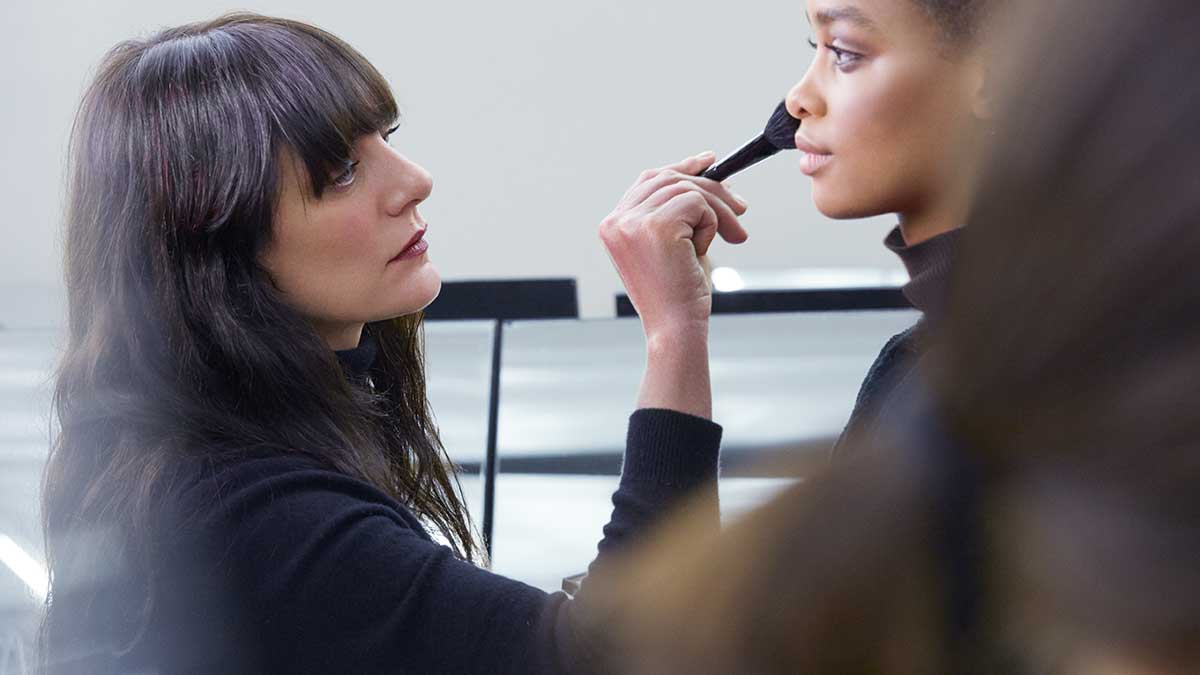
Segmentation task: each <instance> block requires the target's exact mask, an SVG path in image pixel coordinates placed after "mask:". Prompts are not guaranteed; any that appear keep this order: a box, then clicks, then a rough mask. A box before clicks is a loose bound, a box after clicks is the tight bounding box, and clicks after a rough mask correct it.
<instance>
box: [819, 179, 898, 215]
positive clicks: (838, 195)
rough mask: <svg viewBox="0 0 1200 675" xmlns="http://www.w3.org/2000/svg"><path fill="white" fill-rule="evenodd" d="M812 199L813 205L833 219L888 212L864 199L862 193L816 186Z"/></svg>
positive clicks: (822, 213)
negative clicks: (854, 193)
mask: <svg viewBox="0 0 1200 675" xmlns="http://www.w3.org/2000/svg"><path fill="white" fill-rule="evenodd" d="M812 199H813V205H814V206H816V207H817V210H818V211H820V212H821V215H823V216H825V217H826V218H832V219H833V220H853V219H856V218H870V217H872V216H878V215H881V214H883V213H886V211H882V210H879V209H875V208H872V207H871V205H870V204H867V203H866V202H865V201H863V199H862V196H861V194H860V195H858V196H857V197H856V196H855V195H851V194H846V193H845V192H837V191H833V190H828V189H821V188H818V187H816V186H814V187H813V193H812Z"/></svg>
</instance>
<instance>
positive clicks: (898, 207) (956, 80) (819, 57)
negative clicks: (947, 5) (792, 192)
mask: <svg viewBox="0 0 1200 675" xmlns="http://www.w3.org/2000/svg"><path fill="white" fill-rule="evenodd" d="M807 17H808V21H809V24H810V26H811V41H812V42H813V43H814V44H815V45H816V48H815V49H816V53H815V55H814V58H813V61H812V64H811V65H810V67H809V69H808V72H806V73H805V75H804V78H803V79H802V80H801V81H800V82H798V83H797V84H796V85H795V86H794V87H793V88H792V90H791V91H790V92H789V93H788V96H787V107H788V112H790V113H791V114H792V115H793V116H795V117H797V118H800V119H801V120H802V123H801V126H800V130H799V132H798V133H797V135H796V145H797V148H799V149H800V150H801V151H803V152H805V153H806V154H805V156H804V157H803V158H802V160H801V162H802V164H801V168H802V170H804V172H805V173H806V174H809V175H811V176H812V179H813V198H814V201H815V202H816V206H817V208H818V209H819V210H820V211H821V212H822V213H824V214H825V215H827V216H830V217H832V218H860V217H865V216H871V215H879V214H884V213H912V212H918V213H919V212H920V210H921V209H925V208H930V205H928V204H926V203H925V202H927V201H929V200H931V199H933V198H935V197H934V196H935V195H936V194H937V192H938V190H939V189H940V186H942V185H946V184H948V183H947V180H948V179H953V178H955V173H956V172H957V171H959V166H960V162H959V159H960V158H959V157H958V155H957V153H956V152H954V151H953V150H951V149H952V148H955V147H957V146H958V144H960V143H961V142H962V139H963V137H964V136H965V135H967V134H969V133H971V129H972V128H973V127H974V124H975V123H976V120H975V116H974V110H973V107H972V106H973V105H974V103H975V102H976V101H975V95H976V94H977V93H978V90H979V83H978V81H977V79H976V76H977V75H978V71H977V70H976V69H975V68H973V67H972V65H973V62H972V61H971V60H969V59H958V58H952V57H951V56H952V55H950V54H948V53H947V49H948V48H949V47H948V46H947V44H946V42H945V38H943V37H942V35H941V33H940V30H939V27H938V25H937V24H936V23H935V21H934V20H933V19H931V18H930V17H929V16H928V15H927V14H926V13H925V12H924V11H923V10H922V9H921V8H920V7H919V6H918V5H917V4H916V2H914V1H913V0H808V3H807ZM955 182H956V181H954V180H950V181H949V184H953V183H955Z"/></svg>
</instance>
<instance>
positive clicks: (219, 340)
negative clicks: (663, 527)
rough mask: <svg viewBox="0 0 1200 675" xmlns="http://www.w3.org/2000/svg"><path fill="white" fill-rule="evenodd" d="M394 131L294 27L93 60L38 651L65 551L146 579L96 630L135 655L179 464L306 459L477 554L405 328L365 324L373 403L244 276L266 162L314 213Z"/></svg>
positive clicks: (264, 218) (408, 326) (73, 564)
mask: <svg viewBox="0 0 1200 675" xmlns="http://www.w3.org/2000/svg"><path fill="white" fill-rule="evenodd" d="M397 116H398V113H397V107H396V103H395V100H394V99H393V97H392V94H391V92H390V91H389V88H388V86H387V84H386V82H385V81H384V80H383V78H382V77H381V76H380V74H379V73H378V72H377V71H376V70H375V69H374V68H373V67H372V66H371V65H370V64H369V63H368V62H367V61H366V60H365V59H364V58H363V56H362V55H360V54H359V53H358V52H356V51H355V50H354V49H353V48H351V47H350V46H348V45H347V44H346V43H344V42H342V41H341V40H339V39H338V38H336V37H334V36H333V35H330V34H329V33H326V32H324V31H322V30H319V29H317V28H314V27H312V26H309V25H305V24H303V23H299V22H295V21H288V20H284V19H277V18H269V17H264V16H257V15H252V14H234V15H229V16H224V17H221V18H219V19H217V20H215V21H211V22H205V23H196V24H189V25H185V26H180V27H177V28H171V29H168V30H164V31H162V32H160V33H158V34H157V35H155V36H153V37H151V38H149V39H145V40H131V41H128V42H124V43H122V44H120V45H118V46H116V47H115V48H114V49H113V50H112V51H111V52H110V53H109V54H108V55H107V56H106V57H105V59H104V61H103V63H102V64H101V66H100V68H99V72H98V74H97V75H96V78H95V81H94V82H93V83H92V85H91V86H90V88H89V89H88V91H87V93H86V95H85V97H84V100H83V103H82V106H81V108H80V110H79V113H78V117H77V120H76V125H75V129H74V138H73V145H72V156H71V164H72V176H71V184H70V203H69V211H68V214H67V218H66V261H65V268H66V283H67V288H68V293H69V296H68V311H69V323H68V334H67V340H68V341H67V346H66V353H65V355H64V357H63V359H62V362H61V365H60V369H59V372H58V376H57V386H56V392H55V410H56V416H57V421H58V423H59V425H60V427H61V432H60V433H59V435H58V436H57V438H56V439H55V442H54V444H53V448H52V452H51V455H50V459H49V463H48V465H47V469H46V475H45V483H44V487H45V489H44V496H43V511H44V514H43V515H44V520H45V533H46V540H47V555H48V559H49V565H50V569H51V573H52V575H53V579H54V590H52V592H51V594H50V598H49V601H48V608H47V619H46V624H45V635H48V636H50V637H51V638H53V637H54V636H55V634H56V630H55V627H56V626H57V625H58V623H59V621H60V619H61V618H62V617H60V616H59V612H58V611H56V608H57V606H58V605H59V602H58V600H59V599H60V596H61V593H62V592H63V590H64V589H72V592H75V591H76V590H78V587H80V584H78V583H73V582H76V581H78V580H76V579H72V574H73V573H74V572H77V571H79V570H80V569H81V563H80V560H81V559H82V557H86V556H88V555H93V552H90V551H87V550H82V549H81V548H80V547H79V546H78V545H75V544H73V543H72V542H76V543H77V542H78V541H81V540H82V541H87V542H91V544H90V545H89V546H90V548H95V547H107V548H109V549H112V551H113V553H112V555H116V556H117V557H119V558H120V559H121V560H123V561H125V563H126V564H127V565H129V566H130V568H131V569H132V571H133V573H134V574H135V575H137V576H138V577H139V578H144V579H146V580H147V582H146V583H145V584H144V585H143V586H142V589H141V590H142V591H143V597H142V598H141V602H140V604H141V605H142V606H143V610H144V611H143V612H141V613H140V614H139V616H137V617H133V618H132V619H131V618H130V617H121V621H115V620H114V621H113V622H112V624H113V626H114V627H113V628H112V630H113V631H114V632H119V633H121V634H120V635H116V636H114V638H113V639H114V640H115V641H116V642H117V644H121V643H123V642H127V641H129V640H133V639H135V638H136V635H137V632H138V630H139V628H138V623H139V621H144V620H145V617H146V616H147V615H148V614H149V608H150V607H151V606H152V605H153V601H154V597H155V589H154V586H153V579H154V570H152V569H144V565H145V561H146V560H148V559H150V556H148V555H146V552H147V551H148V549H149V548H150V547H152V546H154V545H155V539H154V533H155V527H154V522H155V521H154V516H155V514H156V512H157V511H158V510H159V509H161V508H162V507H163V504H164V501H167V500H169V498H170V491H171V490H172V489H173V486H174V485H176V484H177V482H178V481H179V480H180V478H181V477H180V476H179V475H178V474H179V472H180V466H181V465H182V461H183V460H184V459H189V458H190V459H195V458H202V459H203V462H204V463H205V464H207V465H211V464H213V463H217V462H220V461H223V460H225V459H229V458H235V457H244V456H249V455H264V454H266V455H269V454H286V453H293V454H300V455H305V456H308V457H311V458H313V459H315V460H316V461H318V462H320V463H322V464H324V465H325V466H328V467H330V468H332V469H334V470H337V471H340V472H344V473H346V474H349V475H351V476H355V477H357V478H360V479H362V480H364V481H367V482H369V483H370V484H372V485H374V486H376V487H378V488H379V489H380V490H382V491H384V492H385V493H387V494H389V495H391V496H393V497H395V498H396V499H397V500H399V501H400V502H402V503H404V504H406V505H408V506H410V507H411V508H412V509H413V510H414V512H415V513H416V514H418V515H419V516H420V517H421V518H423V519H425V520H426V521H427V522H429V523H430V524H431V525H432V526H433V528H435V529H436V530H438V531H440V532H441V534H442V535H444V537H445V538H446V539H447V540H448V541H449V542H450V544H451V545H452V546H453V547H454V548H455V549H456V551H457V553H458V554H459V555H460V556H462V557H464V558H474V557H476V556H478V555H479V550H478V548H477V547H476V544H475V543H474V539H473V536H472V528H471V524H470V520H469V517H468V515H467V511H466V509H465V508H464V506H463V503H462V501H461V498H460V496H459V494H458V486H457V481H456V479H455V478H454V476H453V473H452V471H450V470H449V460H448V458H447V457H446V454H445V452H444V450H443V448H442V444H441V441H440V439H439V436H438V432H437V429H436V427H435V425H434V423H433V418H432V416H431V414H430V412H429V408H428V402H427V400H426V395H425V380H424V359H423V355H422V329H421V317H420V315H413V316H406V317H401V318H398V319H395V320H390V321H383V322H378V323H372V324H370V325H368V327H367V330H368V332H369V333H370V334H371V335H372V336H373V337H374V338H375V340H377V343H378V347H379V358H378V360H377V362H376V363H375V365H374V366H373V369H372V373H371V378H372V380H373V383H374V387H373V388H370V387H364V386H355V385H354V384H351V383H350V382H348V380H347V377H346V375H345V374H344V373H343V372H342V369H341V367H340V365H339V362H338V360H337V359H336V358H335V355H334V353H333V352H332V351H331V350H330V349H329V348H328V347H327V346H326V345H325V344H324V343H323V342H322V341H321V340H320V338H319V337H318V336H317V334H316V332H315V331H314V329H313V328H312V327H311V325H309V323H308V322H307V321H306V320H305V319H304V318H303V317H301V316H300V315H299V314H298V313H297V312H296V311H294V310H293V309H291V308H290V307H289V306H288V305H287V304H286V303H285V302H284V301H283V299H282V297H281V294H280V292H279V291H278V290H277V289H276V288H275V286H274V284H273V283H272V281H271V279H270V277H269V276H268V274H267V273H266V271H265V270H264V268H263V267H262V266H260V264H259V255H260V253H261V252H262V250H263V248H264V246H265V245H266V243H267V242H268V241H269V240H270V238H271V232H272V229H271V228H272V214H273V211H274V207H275V201H276V198H277V194H278V191H279V190H278V188H279V176H280V172H279V168H278V165H277V158H279V157H281V156H283V155H284V154H286V152H290V153H291V154H292V155H293V156H295V157H297V158H299V160H300V162H301V163H302V165H303V166H304V167H305V168H306V169H307V174H308V178H309V179H310V180H311V188H312V193H313V194H314V195H318V196H319V195H320V194H321V193H322V191H323V190H324V188H325V187H326V183H327V182H328V180H329V176H330V175H331V171H332V169H333V168H334V167H340V166H342V165H344V163H345V162H346V161H347V160H348V158H349V156H350V152H351V147H352V145H353V144H354V142H355V140H356V139H357V138H359V137H361V136H362V135H364V134H372V133H378V132H380V131H381V130H384V129H387V128H388V127H389V126H390V125H391V124H392V123H393V122H394V121H395V120H396V119H397ZM285 151H286V152H285ZM84 592H86V590H85V591H84ZM77 599H78V598H77ZM85 601H86V600H85Z"/></svg>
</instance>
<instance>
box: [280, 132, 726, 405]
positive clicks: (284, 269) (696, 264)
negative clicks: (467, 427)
mask: <svg viewBox="0 0 1200 675" xmlns="http://www.w3.org/2000/svg"><path fill="white" fill-rule="evenodd" d="M280 158H281V161H280V163H279V167H280V192H279V198H278V202H277V206H276V211H275V217H274V223H273V225H274V227H273V231H272V238H271V241H270V243H269V245H268V246H267V247H266V249H265V250H264V252H263V254H262V256H261V258H260V263H261V264H262V266H263V267H264V269H265V270H266V271H267V272H268V274H269V275H270V276H271V279H272V280H273V281H274V283H275V285H276V287H277V288H278V289H279V290H280V291H281V292H282V294H283V297H284V299H285V301H286V302H288V303H289V304H290V305H291V306H292V307H293V308H295V309H296V310H297V311H298V312H300V314H301V315H302V316H304V317H305V318H306V319H308V321H309V322H310V323H311V324H312V326H313V327H314V329H315V330H316V332H317V334H318V335H319V336H320V337H321V338H322V339H323V340H324V341H325V343H326V344H327V345H328V346H329V347H330V348H331V349H334V350H341V349H351V348H353V347H355V346H356V345H357V344H358V343H359V340H360V338H361V336H362V330H363V326H364V325H365V324H366V323H368V322H372V321H381V320H385V319H388V318H393V317H397V316H403V315H406V314H411V313H414V312H418V311H420V310H422V309H424V308H425V307H426V306H428V305H429V303H431V302H433V300H434V299H435V298H436V297H437V294H438V292H439V291H440V289H441V277H440V275H439V274H438V271H437V268H436V267H435V266H434V265H433V263H432V262H431V261H430V259H429V255H428V252H427V251H419V250H414V249H411V248H409V249H407V250H408V251H409V253H408V254H404V255H400V257H397V256H398V254H402V252H404V251H405V250H406V247H408V246H409V244H411V243H412V242H413V241H414V240H419V239H421V237H422V235H423V232H424V230H425V229H426V228H427V227H428V225H427V223H426V222H425V221H424V220H423V219H422V218H421V215H420V213H419V208H418V207H419V205H420V204H421V203H422V202H423V201H424V200H425V199H427V198H428V197H429V195H430V193H431V192H432V190H433V180H432V178H431V177H430V175H429V173H428V172H427V171H425V170H424V169H423V168H421V167H420V166H419V165H417V164H415V163H413V162H412V161H410V160H408V159H407V158H405V157H404V156H403V155H401V154H400V153H399V152H397V151H396V150H395V149H394V148H392V147H391V145H389V143H388V142H387V139H386V132H384V133H380V134H369V135H365V136H363V137H361V138H359V139H358V140H357V141H356V142H355V145H354V156H353V157H352V159H353V160H355V161H357V164H356V165H354V166H353V167H346V168H344V169H339V170H337V171H335V172H334V173H333V175H331V179H332V180H333V184H332V185H331V186H330V187H329V188H327V189H326V190H325V192H324V193H323V194H322V195H321V196H320V197H317V196H315V195H313V194H312V191H311V190H310V189H309V182H308V180H307V174H306V173H305V172H304V167H303V166H302V165H301V164H300V163H299V162H298V161H296V160H295V159H294V157H293V156H292V155H291V154H290V153H288V152H284V153H281V156H280ZM712 162H713V157H712V155H711V154H707V155H702V156H697V157H693V158H689V159H687V160H684V161H682V162H679V163H677V164H674V165H671V166H667V167H663V168H661V169H656V170H653V171H646V172H644V173H643V174H642V175H641V176H640V177H639V178H638V180H637V182H636V183H635V184H634V185H633V187H631V188H630V189H629V191H628V192H627V193H626V194H625V196H624V198H623V199H622V200H621V202H620V204H619V205H618V207H617V209H616V210H615V211H613V213H612V215H610V216H609V217H608V218H607V219H606V220H605V223H604V224H603V225H602V226H601V236H602V238H604V240H605V242H606V243H607V244H608V246H609V251H610V253H611V254H612V256H613V260H614V263H615V264H616V266H617V269H618V271H619V272H620V273H621V277H622V279H623V280H624V281H625V284H626V288H627V289H628V291H629V295H630V298H631V299H633V301H634V303H635V304H636V305H637V307H638V309H639V311H640V313H641V317H642V324H643V326H644V328H645V333H646V342H647V360H646V370H645V373H644V375H643V379H642V386H641V389H640V393H639V397H638V406H639V407H642V408H650V407H653V408H666V409H670V410H677V411H680V412H684V413H689V414H693V415H697V416H701V417H706V418H711V417H712V395H711V391H710V390H711V387H710V385H709V375H708V315H709V311H710V308H711V295H710V291H709V289H708V285H707V281H706V275H705V274H704V271H703V270H702V268H701V264H700V260H699V257H698V256H702V255H703V254H704V253H705V251H707V249H708V246H709V244H710V243H711V242H712V240H713V238H714V237H715V236H716V235H717V234H718V233H720V234H721V235H722V236H723V237H724V238H725V239H727V240H729V241H734V242H737V241H742V240H744V239H745V237H746V233H745V230H743V229H742V227H741V225H740V224H739V223H738V221H737V216H738V215H740V214H742V213H744V212H745V209H746V207H745V203H744V202H742V201H741V200H740V199H739V198H737V197H735V196H734V195H732V194H731V193H729V192H728V191H727V190H726V189H725V188H724V187H723V186H721V185H720V184H718V183H715V182H713V181H709V180H705V179H700V178H695V174H697V173H699V172H701V171H703V170H704V169H705V168H707V167H708V166H709V165H711V164H712Z"/></svg>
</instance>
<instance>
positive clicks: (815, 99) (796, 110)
mask: <svg viewBox="0 0 1200 675" xmlns="http://www.w3.org/2000/svg"><path fill="white" fill-rule="evenodd" d="M785 101H786V104H787V111H788V114H790V115H791V116H792V117H795V118H796V119H798V120H804V119H807V118H809V117H820V116H821V115H824V114H825V108H824V104H823V103H822V101H821V97H820V96H819V95H818V94H817V91H816V86H815V83H814V82H813V69H812V68H811V67H810V68H809V69H808V72H806V73H804V78H803V79H801V80H800V81H799V82H797V83H796V84H795V86H793V87H792V89H791V91H789V92H788V95H787V98H786V99H785Z"/></svg>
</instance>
